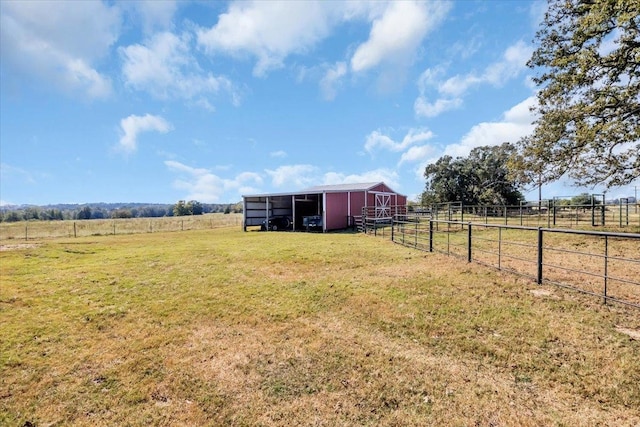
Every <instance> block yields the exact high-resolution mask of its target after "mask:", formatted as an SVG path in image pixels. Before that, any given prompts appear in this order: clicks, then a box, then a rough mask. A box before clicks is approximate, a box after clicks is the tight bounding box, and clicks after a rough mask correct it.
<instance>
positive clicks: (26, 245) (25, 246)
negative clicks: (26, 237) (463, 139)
mask: <svg viewBox="0 0 640 427" xmlns="http://www.w3.org/2000/svg"><path fill="white" fill-rule="evenodd" d="M37 247H38V245H36V244H35V243H14V244H12V245H0V252H3V251H17V250H20V249H33V248H37Z"/></svg>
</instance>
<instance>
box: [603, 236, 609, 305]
mask: <svg viewBox="0 0 640 427" xmlns="http://www.w3.org/2000/svg"><path fill="white" fill-rule="evenodd" d="M608 273H609V236H604V303H605V304H606V303H607V282H608V280H607V279H608V277H607V275H608Z"/></svg>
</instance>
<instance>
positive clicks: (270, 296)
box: [0, 228, 640, 426]
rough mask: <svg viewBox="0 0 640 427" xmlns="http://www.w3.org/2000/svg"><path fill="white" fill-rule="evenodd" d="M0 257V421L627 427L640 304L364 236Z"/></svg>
mask: <svg viewBox="0 0 640 427" xmlns="http://www.w3.org/2000/svg"><path fill="white" fill-rule="evenodd" d="M5 249H6V250H3V251H1V252H0V273H1V278H0V279H1V282H0V283H1V285H0V328H1V334H0V424H2V425H15V426H23V425H29V423H30V424H31V425H38V426H40V425H49V426H51V425H56V426H57V425H92V426H95V425H104V426H106V425H237V426H245V425H265V426H267V425H269V426H271V425H282V426H284V425H318V426H321V425H327V426H334V425H382V426H392V425H397V426H401V425H402V426H404V425H525V426H526V425H585V426H586V425H595V424H602V425H619V426H624V425H629V426H633V425H638V424H639V423H640V359H639V358H638V355H639V354H640V337H639V336H638V335H637V334H638V331H639V330H640V313H639V312H638V310H635V309H629V308H625V307H620V306H603V305H602V304H601V302H600V301H599V300H597V299H595V298H592V297H586V296H582V295H579V294H576V293H572V292H566V291H563V290H561V289H558V288H554V287H550V286H542V287H541V286H537V285H535V284H534V283H532V282H531V281H529V280H526V279H522V278H518V277H515V276H512V275H509V274H503V273H500V272H497V271H493V270H490V269H487V268H485V267H483V266H480V265H476V264H465V263H461V262H459V261H458V260H455V259H451V258H448V257H446V256H441V255H438V254H429V253H423V252H418V251H414V250H412V249H408V248H405V247H402V246H399V245H395V244H393V243H390V242H389V241H387V240H380V239H375V238H371V237H367V236H365V235H362V234H348V233H344V234H304V233H260V232H247V233H243V232H242V231H240V230H239V229H238V228H233V229H216V230H199V231H185V232H174V233H147V234H136V235H122V236H120V235H117V236H92V237H82V238H77V239H57V240H47V241H40V242H37V241H36V242H29V243H28V244H20V243H15V244H12V245H7V246H6V247H5Z"/></svg>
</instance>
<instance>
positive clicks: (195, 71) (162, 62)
mask: <svg viewBox="0 0 640 427" xmlns="http://www.w3.org/2000/svg"><path fill="white" fill-rule="evenodd" d="M190 42H191V37H190V36H189V35H188V34H187V33H184V34H182V35H180V36H177V35H175V34H173V33H170V32H163V33H158V34H155V35H154V36H153V37H152V38H150V39H149V40H147V41H146V43H145V44H135V45H131V46H127V47H123V48H120V54H121V56H122V59H123V61H124V64H123V66H122V73H123V76H124V78H125V83H126V84H127V85H128V86H130V87H132V88H134V89H136V90H142V91H146V92H149V93H150V94H151V95H153V96H155V97H157V98H161V99H166V98H182V99H193V98H195V104H196V105H199V106H201V107H203V108H205V109H207V110H213V106H212V105H211V104H210V103H209V101H208V99H207V98H206V97H204V95H206V94H216V93H218V92H219V91H221V90H225V91H228V92H230V93H231V95H232V98H233V100H234V101H233V102H234V103H235V99H236V96H237V94H235V91H234V88H233V84H232V83H231V81H230V80H229V79H227V78H226V77H222V76H214V75H213V74H211V73H206V72H204V71H202V70H201V68H200V66H199V65H198V62H197V61H196V59H195V57H194V56H193V55H192V54H191V51H190V49H191V48H190Z"/></svg>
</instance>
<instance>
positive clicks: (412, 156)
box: [398, 145, 434, 165]
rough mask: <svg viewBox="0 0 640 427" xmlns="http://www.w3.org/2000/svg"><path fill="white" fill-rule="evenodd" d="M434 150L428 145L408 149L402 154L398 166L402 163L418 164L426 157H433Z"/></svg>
mask: <svg viewBox="0 0 640 427" xmlns="http://www.w3.org/2000/svg"><path fill="white" fill-rule="evenodd" d="M433 152H434V148H433V147H432V146H430V145H419V146H416V147H411V148H409V149H408V150H407V151H406V152H404V153H402V156H401V157H400V161H399V162H398V165H401V164H403V163H415V162H420V161H422V160H424V159H426V158H427V157H429V156H431V155H433Z"/></svg>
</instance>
